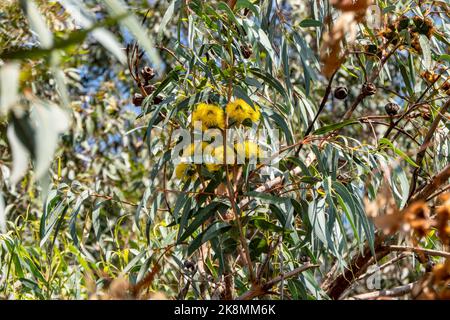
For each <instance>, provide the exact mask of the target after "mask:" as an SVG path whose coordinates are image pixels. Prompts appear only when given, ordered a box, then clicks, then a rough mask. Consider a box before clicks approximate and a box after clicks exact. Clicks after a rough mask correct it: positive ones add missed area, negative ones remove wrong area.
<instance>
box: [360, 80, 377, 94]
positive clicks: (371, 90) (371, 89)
mask: <svg viewBox="0 0 450 320" xmlns="http://www.w3.org/2000/svg"><path fill="white" fill-rule="evenodd" d="M362 93H363V94H364V95H366V96H373V95H374V94H375V93H377V87H376V86H375V85H374V84H373V83H371V82H366V83H364V84H363V87H362Z"/></svg>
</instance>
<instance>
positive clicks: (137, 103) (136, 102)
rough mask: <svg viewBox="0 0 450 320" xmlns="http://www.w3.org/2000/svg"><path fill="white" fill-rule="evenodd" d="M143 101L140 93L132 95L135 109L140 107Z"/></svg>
mask: <svg viewBox="0 0 450 320" xmlns="http://www.w3.org/2000/svg"><path fill="white" fill-rule="evenodd" d="M143 101H144V97H143V96H142V94H140V93H135V94H134V95H133V104H134V105H135V106H136V107H140V106H141V105H142V102H143Z"/></svg>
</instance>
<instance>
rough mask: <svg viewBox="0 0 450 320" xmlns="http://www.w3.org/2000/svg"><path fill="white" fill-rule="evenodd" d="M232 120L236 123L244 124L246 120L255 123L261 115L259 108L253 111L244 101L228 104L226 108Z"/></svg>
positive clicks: (239, 100) (238, 100)
mask: <svg viewBox="0 0 450 320" xmlns="http://www.w3.org/2000/svg"><path fill="white" fill-rule="evenodd" d="M225 111H226V112H227V114H228V116H229V117H230V119H232V120H235V121H236V122H239V123H241V122H244V120H245V119H250V120H251V121H253V122H257V121H258V120H259V117H260V116H261V113H260V112H259V108H258V107H257V106H255V108H254V109H253V108H252V107H251V106H250V105H249V104H248V103H247V102H245V101H244V100H242V99H237V100H234V101H232V102H230V103H228V104H227V107H226V108H225Z"/></svg>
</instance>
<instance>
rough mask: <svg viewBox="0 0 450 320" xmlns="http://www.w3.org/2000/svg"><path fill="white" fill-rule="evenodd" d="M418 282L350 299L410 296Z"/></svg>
mask: <svg viewBox="0 0 450 320" xmlns="http://www.w3.org/2000/svg"><path fill="white" fill-rule="evenodd" d="M415 284H416V282H413V283H408V284H406V285H403V286H398V287H395V288H392V289H386V290H380V291H373V292H368V293H363V294H358V295H356V296H353V297H351V298H349V299H356V300H369V299H376V298H381V297H398V296H403V295H405V294H408V293H410V292H411V291H412V289H413V287H414V285H415Z"/></svg>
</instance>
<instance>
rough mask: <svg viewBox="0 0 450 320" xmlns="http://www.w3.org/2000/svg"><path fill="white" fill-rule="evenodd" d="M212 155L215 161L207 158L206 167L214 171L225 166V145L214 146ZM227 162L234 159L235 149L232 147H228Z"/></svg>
mask: <svg viewBox="0 0 450 320" xmlns="http://www.w3.org/2000/svg"><path fill="white" fill-rule="evenodd" d="M211 156H212V157H213V161H210V160H208V159H206V160H205V164H206V169H208V171H210V172H213V171H217V170H219V169H220V168H221V167H222V166H223V162H224V161H223V159H224V147H223V145H222V146H218V147H216V148H214V149H213V150H212V152H211ZM227 159H228V161H226V163H227V164H229V163H230V162H233V161H234V150H233V149H232V148H230V147H227Z"/></svg>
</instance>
